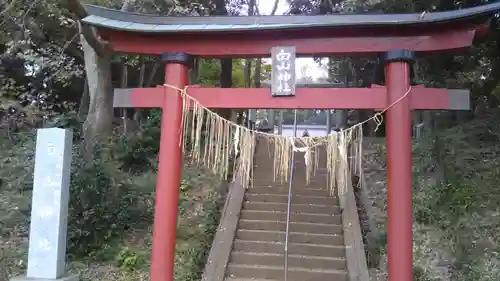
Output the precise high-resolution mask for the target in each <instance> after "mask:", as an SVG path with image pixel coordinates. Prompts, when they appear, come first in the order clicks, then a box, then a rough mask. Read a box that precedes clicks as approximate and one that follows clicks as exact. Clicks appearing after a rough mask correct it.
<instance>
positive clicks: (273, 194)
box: [247, 193, 337, 199]
mask: <svg viewBox="0 0 500 281" xmlns="http://www.w3.org/2000/svg"><path fill="white" fill-rule="evenodd" d="M247 195H262V196H279V197H288V194H276V193H271V194H270V193H247ZM292 197H293V198H297V197H301V198H310V199H325V198H326V199H337V198H336V197H332V196H314V195H302V194H296V195H294V194H293V193H292ZM293 198H292V199H293Z"/></svg>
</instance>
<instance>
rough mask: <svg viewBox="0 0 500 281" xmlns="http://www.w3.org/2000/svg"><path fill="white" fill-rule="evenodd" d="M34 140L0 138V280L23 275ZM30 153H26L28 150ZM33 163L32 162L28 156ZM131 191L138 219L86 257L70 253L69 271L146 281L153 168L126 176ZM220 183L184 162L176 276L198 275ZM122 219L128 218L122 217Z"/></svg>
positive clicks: (113, 280) (105, 279)
mask: <svg viewBox="0 0 500 281" xmlns="http://www.w3.org/2000/svg"><path fill="white" fill-rule="evenodd" d="M33 147H34V146H33V142H32V141H31V140H30V139H29V138H28V139H26V140H25V141H22V142H18V143H17V144H15V145H14V144H13V143H9V142H4V143H0V150H1V154H0V178H1V179H2V182H0V250H1V251H0V281H6V280H9V279H10V278H11V277H13V276H17V275H22V274H26V265H27V248H28V230H29V210H30V202H31V191H30V187H29V183H30V181H31V177H32V171H33V169H32V168H33V167H32V166H30V165H26V161H28V160H32V156H33ZM27 152H29V153H27ZM28 162H29V163H32V161H28ZM121 176H122V177H126V178H127V181H130V183H131V184H130V186H132V187H133V190H131V191H130V192H131V194H133V196H134V197H136V199H137V205H136V206H131V207H126V208H135V209H140V210H141V213H143V214H145V215H144V216H142V218H143V219H142V220H141V219H139V218H135V217H134V218H130V224H129V225H128V226H127V231H124V232H123V233H121V235H119V236H118V237H116V238H113V239H109V240H107V242H106V243H103V244H101V245H100V247H99V248H98V249H96V250H94V251H92V252H91V253H89V254H88V255H87V256H85V257H75V256H71V255H69V256H68V267H69V271H70V272H71V273H74V274H78V275H79V277H80V278H81V280H93V281H94V280H102V281H122V280H123V281H127V280H134V281H136V280H148V279H149V261H150V253H151V241H152V220H151V218H152V213H153V208H154V182H155V178H156V172H153V171H149V172H145V173H142V174H140V175H127V174H122V175H121ZM220 184H221V182H220V180H218V179H217V178H215V177H214V176H212V175H210V174H209V173H207V172H205V171H204V170H203V169H200V168H197V167H194V166H186V167H185V168H184V170H183V180H182V182H181V188H180V192H181V193H180V200H179V213H180V215H179V220H178V227H177V246H176V257H175V279H174V280H176V281H188V280H198V279H200V277H201V272H202V270H203V266H204V261H205V255H206V254H207V252H208V250H209V247H210V245H211V242H212V238H213V235H214V233H215V230H216V227H217V224H218V217H219V206H220V201H221V198H220V196H219V195H218V194H217V190H218V187H219V186H220ZM125 220H126V218H125Z"/></svg>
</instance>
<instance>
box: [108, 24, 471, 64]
mask: <svg viewBox="0 0 500 281" xmlns="http://www.w3.org/2000/svg"><path fill="white" fill-rule="evenodd" d="M480 30H481V26H476V27H457V29H455V30H445V31H428V32H425V33H422V34H411V33H403V34H390V33H387V32H386V33H384V34H374V33H371V34H362V35H357V36H352V35H348V34H331V33H327V32H323V33H319V34H315V33H313V32H311V31H308V32H306V33H304V32H302V33H298V34H295V33H293V34H292V33H291V32H288V33H287V32H285V31H279V32H277V33H276V32H267V33H265V32H261V33H258V34H251V33H249V32H247V33H242V32H240V33H233V34H210V35H203V34H201V35H196V36H194V35H185V34H184V35H182V34H181V35H176V34H173V35H172V34H161V35H154V34H153V35H151V34H141V33H134V32H124V31H117V30H110V29H105V28H101V29H99V33H100V35H101V36H102V37H103V38H104V39H105V40H107V42H109V43H110V45H111V46H112V48H113V50H115V51H118V52H126V53H141V54H161V53H165V52H185V53H188V54H192V55H198V56H203V57H235V58H241V57H268V56H270V54H271V48H272V47H275V46H295V47H296V53H297V56H312V55H315V56H322V55H330V54H340V55H343V54H355V53H374V52H387V51H390V50H401V49H408V50H414V51H424V52H427V51H439V50H453V49H462V48H465V47H468V46H470V45H471V44H472V42H473V40H474V37H475V35H476V31H480ZM311 33H312V34H311Z"/></svg>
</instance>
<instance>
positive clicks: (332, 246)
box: [234, 239, 345, 249]
mask: <svg viewBox="0 0 500 281" xmlns="http://www.w3.org/2000/svg"><path fill="white" fill-rule="evenodd" d="M234 243H258V244H276V245H283V247H284V246H285V242H277V241H254V240H241V239H235V240H234ZM288 245H297V246H308V247H312V248H315V247H316V248H331V249H334V248H335V249H345V246H343V245H342V246H339V245H327V244H312V243H300V242H288Z"/></svg>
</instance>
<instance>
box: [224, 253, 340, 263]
mask: <svg viewBox="0 0 500 281" xmlns="http://www.w3.org/2000/svg"><path fill="white" fill-rule="evenodd" d="M231 254H236V255H249V256H272V257H284V256H285V255H284V254H276V253H258V252H244V251H233V252H232V253H231ZM288 257H289V258H307V259H315V260H328V261H345V258H343V257H324V256H307V255H298V254H288Z"/></svg>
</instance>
